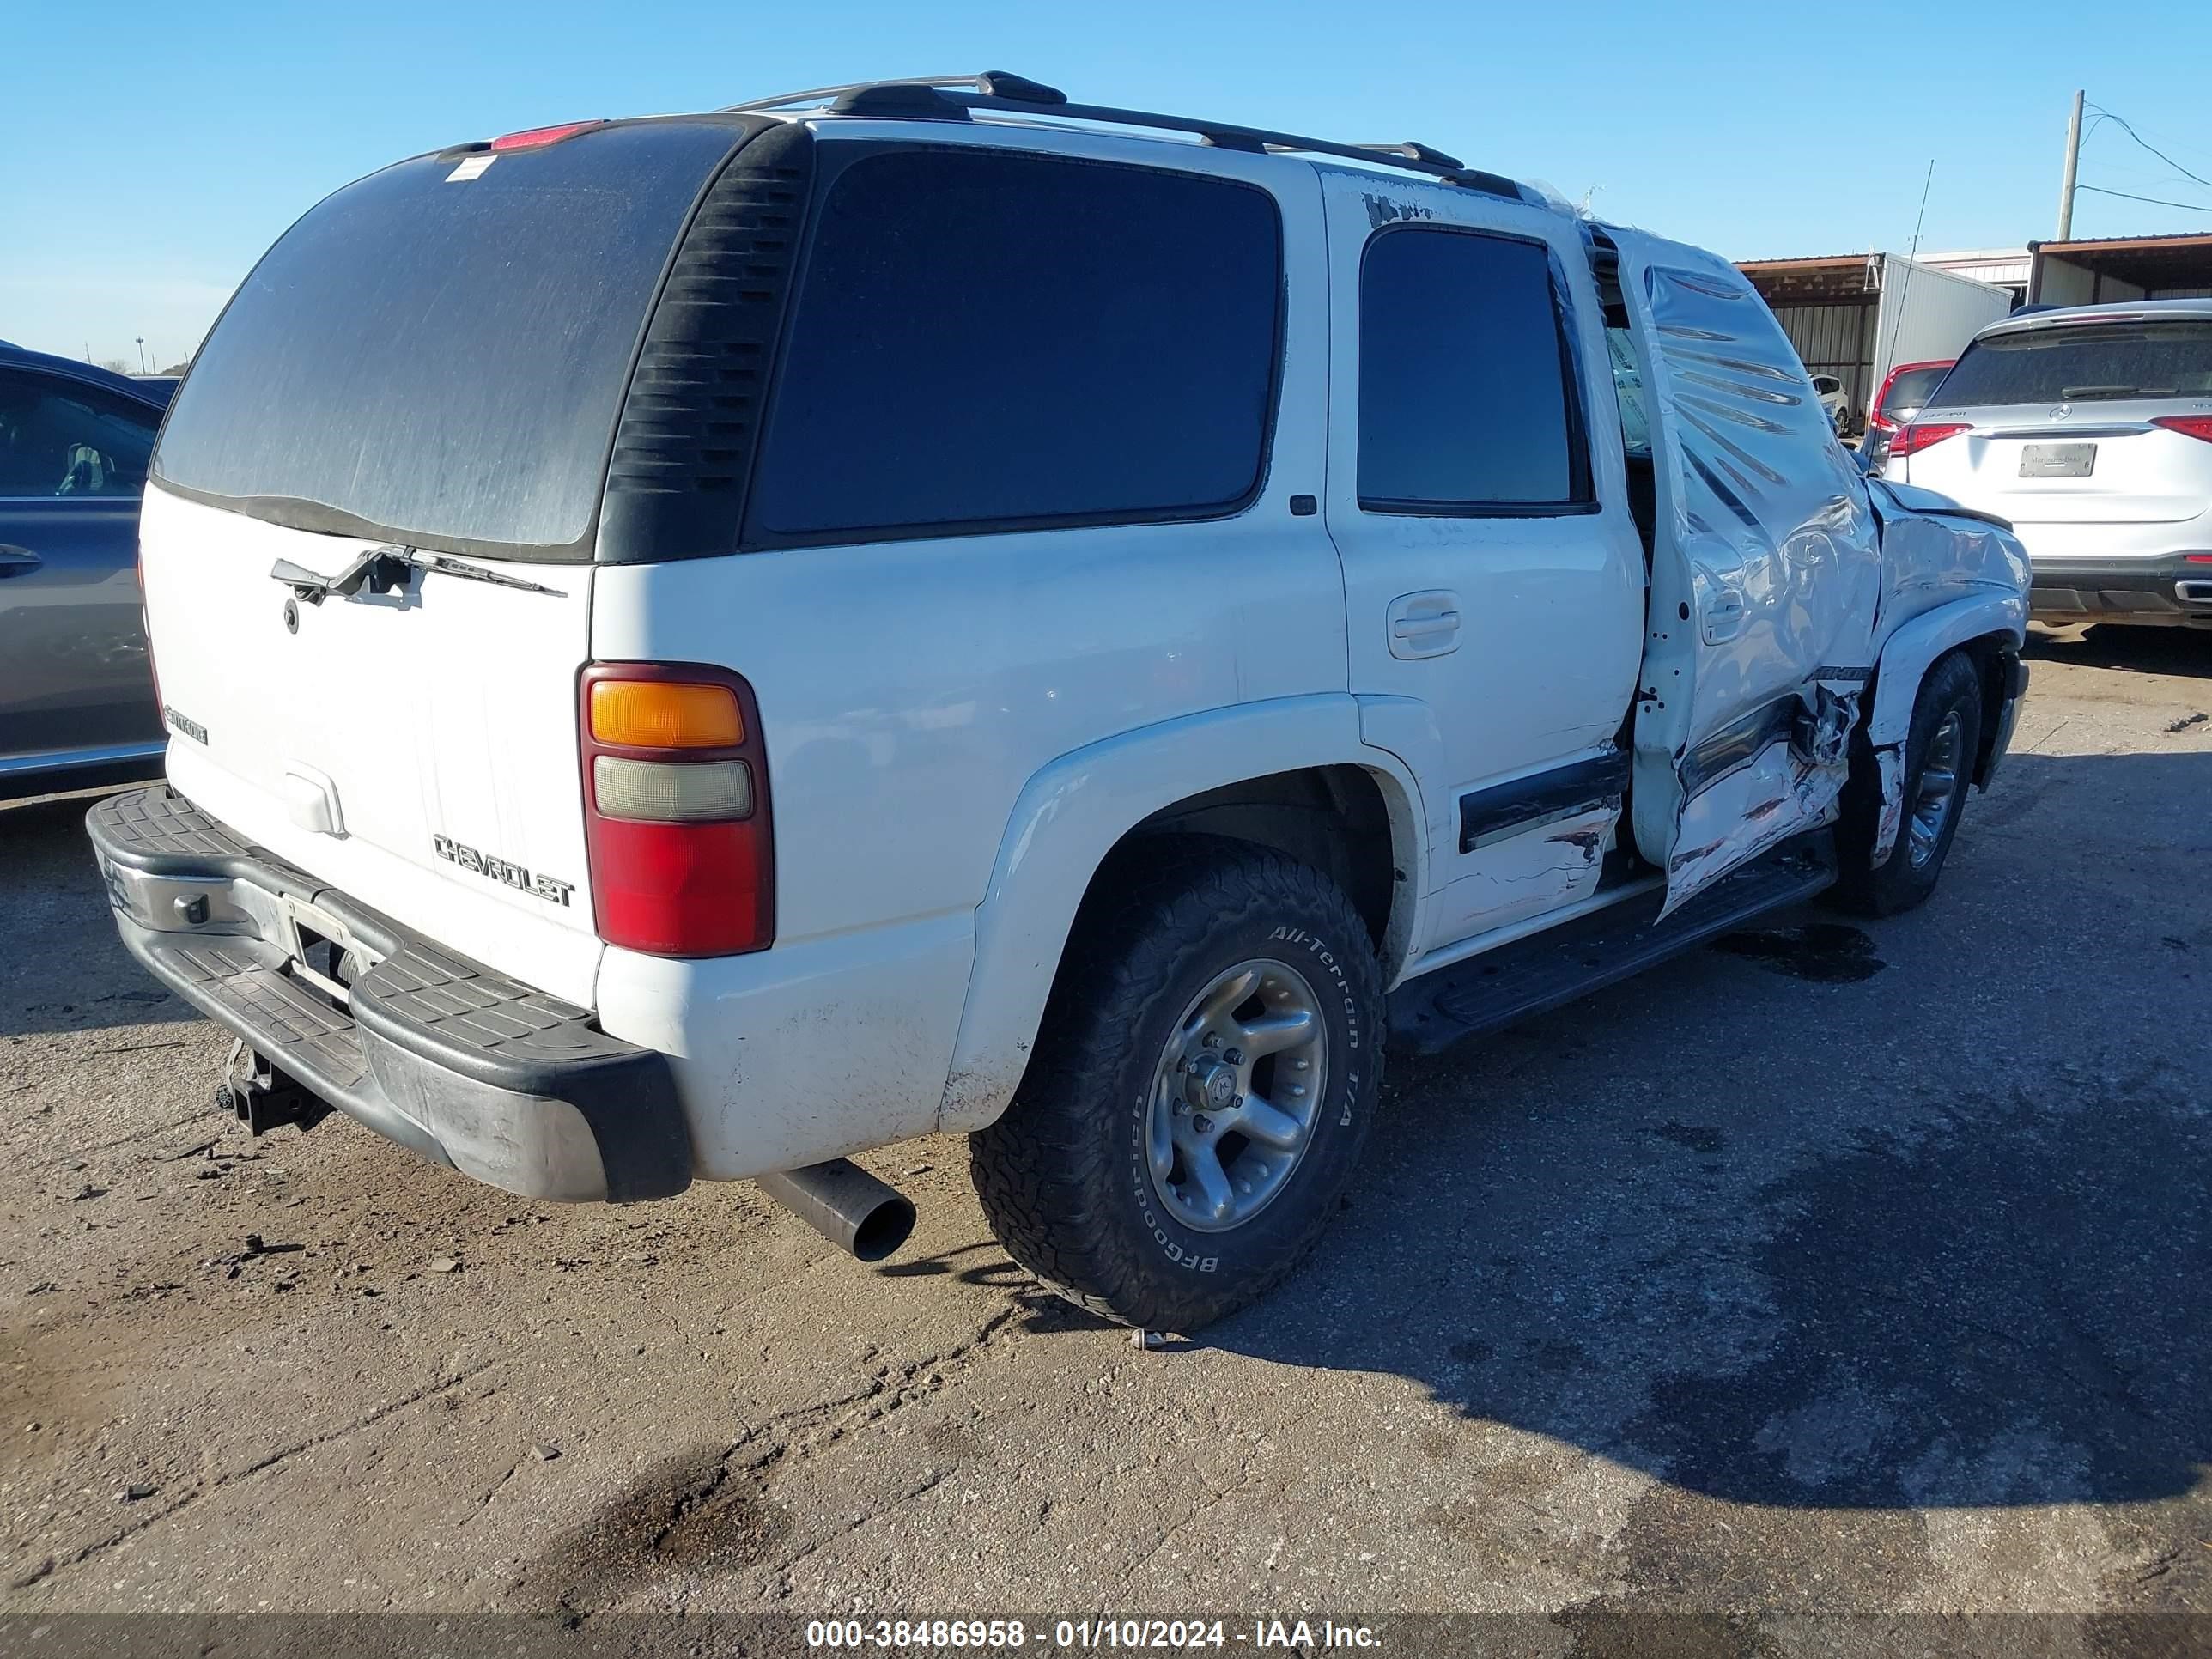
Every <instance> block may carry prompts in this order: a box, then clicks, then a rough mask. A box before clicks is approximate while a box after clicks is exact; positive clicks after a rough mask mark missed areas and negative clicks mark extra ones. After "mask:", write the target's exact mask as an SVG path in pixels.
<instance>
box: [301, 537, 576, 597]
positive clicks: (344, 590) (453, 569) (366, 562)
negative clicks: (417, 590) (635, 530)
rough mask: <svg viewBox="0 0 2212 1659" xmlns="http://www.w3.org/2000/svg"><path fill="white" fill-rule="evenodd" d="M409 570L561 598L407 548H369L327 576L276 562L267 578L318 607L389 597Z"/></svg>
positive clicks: (559, 594)
mask: <svg viewBox="0 0 2212 1659" xmlns="http://www.w3.org/2000/svg"><path fill="white" fill-rule="evenodd" d="M410 570H435V571H437V572H439V573H440V574H443V575H447V576H459V577H462V578H464V579H465V580H469V581H472V582H489V583H491V584H492V585H493V586H497V587H519V588H520V589H522V590H523V592H526V593H550V594H551V595H553V597H554V598H555V599H560V598H562V592H561V590H560V589H559V588H557V587H548V586H545V585H544V583H542V582H533V581H526V580H523V578H521V577H520V576H510V575H508V574H506V572H504V571H500V570H487V569H485V568H483V566H482V565H479V564H465V563H463V562H461V561H460V560H459V559H451V558H447V556H445V555H444V554H442V553H418V552H416V550H414V549H413V548H411V547H397V546H389V547H372V548H370V549H369V550H368V551H367V552H365V553H362V555H360V556H358V557H356V559H355V560H354V562H352V563H351V564H349V565H348V566H346V568H344V569H343V570H340V571H337V572H336V573H334V574H331V575H328V576H325V575H321V574H318V573H317V572H315V571H313V570H310V569H308V568H307V566H305V565H303V564H295V563H294V562H292V561H291V560H289V559H279V560H277V561H276V563H275V564H274V565H272V566H270V570H269V574H270V576H271V577H272V578H274V579H275V580H277V581H280V582H282V583H283V584H284V586H287V587H289V588H290V589H291V590H292V597H293V598H294V599H304V600H305V601H306V602H307V604H309V605H320V604H321V603H322V602H323V601H324V600H325V599H328V598H330V596H331V594H333V593H335V594H337V596H338V597H339V598H340V599H349V598H351V597H352V596H353V595H354V594H356V593H357V592H360V591H361V590H362V588H364V587H366V588H368V591H369V592H372V593H389V592H392V590H393V589H394V588H396V587H398V586H401V585H402V584H404V582H405V581H406V580H407V573H408V572H409V571H410Z"/></svg>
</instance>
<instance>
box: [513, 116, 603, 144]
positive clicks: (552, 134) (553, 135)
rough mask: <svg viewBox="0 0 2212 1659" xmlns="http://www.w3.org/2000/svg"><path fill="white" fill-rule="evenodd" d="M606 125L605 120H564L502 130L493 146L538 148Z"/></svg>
mask: <svg viewBox="0 0 2212 1659" xmlns="http://www.w3.org/2000/svg"><path fill="white" fill-rule="evenodd" d="M605 125H606V123H605V121H564V122H562V124H561V125H559V126H556V127H526V128H525V129H524V130H523V131H520V132H502V133H501V134H500V136H499V137H496V138H495V139H493V140H492V141H491V147H492V148H493V149H537V148H538V146H539V145H541V144H557V143H560V142H561V141H562V139H563V138H573V137H575V136H576V135H577V134H578V133H580V132H589V131H591V130H592V128H593V127H603V126H605Z"/></svg>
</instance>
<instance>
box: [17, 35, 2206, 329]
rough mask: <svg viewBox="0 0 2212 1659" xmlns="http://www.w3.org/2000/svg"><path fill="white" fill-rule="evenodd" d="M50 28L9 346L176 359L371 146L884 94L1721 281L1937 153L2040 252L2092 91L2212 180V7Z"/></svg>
mask: <svg viewBox="0 0 2212 1659" xmlns="http://www.w3.org/2000/svg"><path fill="white" fill-rule="evenodd" d="M2108 19H2109V20H2111V21H2109V22H2108V21H2106V20H2108ZM86 29H90V30H92V31H93V33H94V35H95V36H96V37H97V39H96V40H90V39H88V38H87V37H86V36H85V33H84V31H85V30H86ZM0 61H4V62H7V63H9V64H11V65H13V66H15V74H13V75H12V76H10V77H9V89H8V95H7V105H8V138H7V141H6V143H4V145H0V227H4V228H5V246H6V248H7V251H8V257H7V258H6V259H5V261H4V262H0V337H4V338H9V339H13V340H15V341H18V342H19V343H22V344H25V345H30V346H36V347H40V348H42V349H48V350H58V351H64V352H69V353H71V354H75V355H82V353H83V352H84V351H85V349H86V348H87V346H88V345H89V347H90V349H91V353H92V355H93V356H94V357H96V358H113V357H120V358H124V359H125V360H127V361H130V362H134V363H135V362H136V360H137V350H138V348H137V346H136V345H135V344H134V343H133V339H134V337H135V336H137V335H140V334H143V335H144V336H145V337H146V352H147V356H149V359H151V360H154V361H155V362H159V363H167V362H174V361H175V360H176V359H178V358H179V357H181V356H184V355H185V353H186V352H188V351H189V350H190V349H191V347H192V346H193V344H194V343H196V342H197V339H198V337H199V336H200V335H201V333H202V332H203V331H204V330H205V328H206V327H207V325H208V324H209V323H210V321H211V320H212V319H213V318H214V315H215V313H216V310H217V309H218V307H220V306H221V305H222V301H223V300H224V298H225V296H226V295H228V293H229V291H230V289H232V288H233V287H234V285H235V284H236V283H238V281H239V280H240V278H241V277H242V276H244V275H245V273H246V270H247V269H248V268H249V267H250V266H251V264H252V261H253V260H254V258H256V257H257V256H258V254H259V253H260V252H261V251H262V249H263V248H264V247H265V246H267V245H268V244H269V243H270V241H271V240H274V239H275V238H276V235H277V234H279V233H281V232H282V231H283V229H284V228H285V227H286V226H287V225H288V224H289V223H290V222H291V221H292V220H293V219H294V218H295V217H296V216H298V215H299V214H300V213H301V211H302V210H305V209H306V208H307V207H308V206H309V205H311V204H313V202H315V201H316V200H317V199H318V198H319V197H321V196H323V195H325V193H327V192H328V191H331V190H332V189H334V188H336V187H337V185H342V184H343V183H345V182H346V181H348V180H349V179H354V178H357V177H359V176H360V175H361V174H362V173H367V172H368V171H370V170H372V169H373V168H374V167H378V166H380V165H381V164H383V163H384V162H386V161H392V160H394V159H397V158H398V157H401V156H404V155H412V154H414V153H416V152H418V151H421V150H424V149H433V148H435V147H438V146H441V145H443V144H447V143H455V142H458V141H460V140H463V139H468V138H477V137H490V136H492V135H494V134H496V133H499V132H502V131H510V130H513V129H514V128H518V127H525V126H532V125H543V124H544V123H548V122H552V121H557V120H562V119H568V118H580V117H587V116H599V115H620V114H635V113H644V112H655V111H664V110H671V109H689V108H699V107H706V106H714V105H716V104H721V103H729V102H732V101H734V100H738V99H739V98H741V97H745V96H757V95H759V94H764V93H769V92H775V91H781V90H784V89H787V88H795V87H806V86H818V85H822V84H823V83H826V82H838V81H848V80H857V79H865V78H866V77H867V76H874V75H902V74H913V73H957V72H965V71H973V70H979V69H985V68H1003V69H1011V70H1017V71H1019V72H1020V73H1023V74H1025V75H1029V76H1033V77H1035V78H1037V79H1040V80H1045V81H1048V82H1052V83H1054V85H1057V86H1060V87H1062V88H1066V90H1067V91H1069V92H1070V93H1071V94H1073V95H1074V96H1077V97H1079V98H1087V99H1091V100H1096V101H1099V102H1106V103H1122V104H1128V105H1133V106H1139V107H1151V108H1155V109H1166V110H1172V111H1176V112H1192V113H1200V112H1202V113H1206V114H1211V115H1218V116H1221V117H1223V118H1228V119H1232V120H1240V121H1244V122H1249V123H1252V124H1255V125H1273V126H1279V127H1285V128H1290V129H1292V130H1303V131H1310V132H1315V133H1318V134H1322V135H1326V136H1329V137H1347V138H1354V139H1362V140H1368V139H1379V138H1392V139H1395V138H1401V137H1414V138H1419V139H1421V140H1423V141H1424V142H1425V143H1431V144H1434V145H1436V146H1437V147H1439V148H1441V149H1447V150H1449V151H1451V152H1452V153H1454V154H1455V155H1459V156H1461V157H1462V159H1464V160H1466V161H1469V162H1472V163H1474V164H1477V165H1480V166H1482V167H1488V168H1491V169H1492V170H1493V171H1498V172H1503V173H1511V174H1513V175H1514V176H1516V177H1518V178H1522V179H1541V180H1543V181H1545V182H1547V183H1548V184H1550V185H1553V187H1554V188H1556V189H1557V190H1558V191H1559V192H1560V193H1561V194H1563V195H1565V196H1566V197H1569V198H1570V199H1579V198H1581V197H1583V194H1584V193H1585V192H1586V191H1588V192H1593V194H1592V197H1591V202H1592V208H1593V210H1594V211H1595V212H1596V213H1597V214H1599V215H1600V216H1603V217H1607V218H1612V219H1617V220H1625V221H1627V222H1632V223H1637V224H1641V225H1644V226H1647V227H1649V228H1652V229H1655V230H1657V231H1661V232H1662V233H1664V234H1668V235H1672V236H1677V237H1680V238H1682V239H1684V240H1689V241H1694V242H1699V243H1702V244H1703V245H1705V246H1709V247H1711V248H1713V249H1714V250H1715V251H1717V252H1722V253H1725V254H1727V255H1729V256H1730V257H1731V258H1753V257H1757V256H1761V255H1778V254H1792V253H1834V252H1852V251H1857V250H1861V249H1865V248H1869V247H1873V246H1884V247H1891V248H1899V247H1902V246H1904V245H1905V242H1906V241H1907V240H1909V238H1910V237H1911V234H1912V226H1913V218H1914V215H1915V212H1916V210H1917V207H1918V205H1919V200H1920V189H1921V182H1922V177H1923V173H1924V171H1925V169H1926V167H1927V165H1928V163H1929V161H1930V160H1931V159H1932V160H1933V161H1935V163H1936V172H1935V179H1934V185H1933V189H1932V191H1931V193H1930V195H1929V204H1928V219H1927V228H1926V231H1925V233H1924V236H1923V246H1926V247H1928V248H1930V249H1942V248H1965V247H1982V246H2006V245H2011V246H2018V245H2020V244H2021V243H2023V242H2025V241H2027V240H2028V239H2030V238H2031V237H2048V236H2050V235H2051V234H2053V228H2054V220H2055V216H2056V210H2057V183H2058V172H2059V161H2060V152H2061V149H2062V148H2063V141H2064V135H2065V120H2066V106H2067V100H2068V99H2069V97H2070V96H2071V94H2072V92H2073V89H2074V88H2075V87H2077V86H2079V87H2085V88H2087V90H2088V94H2089V98H2090V100H2091V101H2092V102H2093V103H2095V104H2098V105H2101V106H2104V107H2106V108H2107V109H2109V110H2112V111H2113V112H2116V113H2118V114H2119V115H2123V116H2125V117H2126V118H2128V119H2129V120H2130V122H2132V123H2133V124H2134V125H2135V126H2136V130H2137V131H2139V132H2140V133H2141V134H2142V136H2143V137H2145V138H2147V139H2148V140H2149V141H2150V142H2151V143H2154V144H2157V145H2158V146H2159V147H2160V148H2161V149H2166V151H2167V152H2168V153H2169V154H2170V155H2172V157H2173V159H2174V160H2175V161H2178V162H2179V163H2180V164H2181V165H2182V167H2185V168H2186V169H2187V170H2189V171H2191V172H2194V173H2199V174H2202V175H2203V176H2204V177H2205V178H2207V179H2212V127H2208V126H2207V125H2206V124H2205V123H2204V121H2203V113H2202V112H2203V108H2204V102H2203V98H2204V91H2203V88H2204V74H2205V70H2206V67H2207V65H2208V64H2212V5H2208V4H2206V3H2204V0H2138V3H2134V4H2130V5H2128V6H2126V7H2124V8H2113V9H2109V10H2107V9H2104V8H2101V7H2098V6H2094V5H2084V4H2082V3H2081V0H2071V3H2067V4H2064V5H2060V4H2057V3H2045V0H2013V3H2007V4H1985V3H1978V0H1958V3H1946V0H1918V3H1915V4H1911V5H1894V4H1869V3H1856V4H1844V5H1809V4H1793V3H1790V0H1769V3H1766V4H1763V5H1757V6H1752V5H1739V4H1731V3H1721V0H1672V3H1667V0H1661V3H1650V0H1644V3H1632V4H1619V5H1614V4H1604V3H1585V4H1564V3H1553V4H1549V5H1546V4H1531V3H1527V0H1521V3H1516V4H1512V5H1510V6H1498V7H1492V6H1486V5H1483V4H1480V3H1461V4H1455V5H1451V6H1443V7H1435V8H1424V7H1420V6H1405V5H1399V6H1391V7H1382V6H1362V5H1356V4H1355V5H1348V6H1347V5H1344V4H1340V3H1338V4H1328V5H1321V4H1315V3H1310V0H1274V3H1245V0H1239V3H1235V4H1223V3H1212V4H1209V3H1206V0H1181V3H1169V4H1155V3H1149V0H1146V3H1133V0H1107V3H1103V4H1102V3H1092V4H1087V5H1078V4H1065V3H1060V4H1055V3H1045V0H1036V3H1030V4H1028V5H1019V6H1016V5H957V4H952V3H949V0H936V3H921V4H917V3H908V4H903V5H897V4H886V3H877V0H847V3H836V0H817V3H811V4H807V3H801V4H777V5H762V4H758V3H747V0H717V3H714V4H690V3H685V0H635V3H630V4H626V5H620V6H599V5H584V4H578V3H568V0H532V3H528V4H514V3H507V0H471V3H468V4H466V5H460V4H454V3H451V0H447V3H442V4H439V5H435V6H431V5H417V4H411V3H374V4H370V5H366V6H344V7H341V6H336V5H332V6H328V7H324V6H313V7H310V6H297V7H293V6H286V7H278V6H276V5H274V4H270V5H264V6H246V5H235V4H226V3H221V0H195V3H192V4H188V5H178V4H174V3H160V4H155V3H147V0H104V3H103V4H101V5H100V7H98V8H97V9H96V15H95V14H90V13H88V14H86V15H84V16H83V17H81V18H79V19H78V20H77V21H76V22H74V23H70V24H66V25H64V26H63V27H60V28H59V29H58V30H57V29H56V28H55V27H52V19H51V18H50V17H48V16H46V15H45V14H42V13H40V12H39V11H38V9H36V8H33V7H28V6H9V7H8V8H7V9H6V15H5V17H4V19H0ZM33 64H35V65H36V66H37V72H36V74H35V75H27V74H26V73H25V72H24V71H25V70H26V68H27V66H29V65H33ZM2081 178H2082V180H2083V182H2084V183H2085V184H2095V185H2103V186H2105V187H2106V188H2109V189H2112V190H2116V191H2129V192H2131V193H2133V194H2136V195H2139V196H2149V197H2166V198H2170V199H2171V200H2173V201H2176V202H2182V203H2202V204H2205V205H2204V206H2203V208H2202V209H2201V210H2191V209H2188V208H2172V207H2157V206H2152V205H2149V204H2145V203H2139V202H2130V201H2124V200H2120V199H2118V198H2117V197H2108V196H2098V195H2090V194H2085V195H2083V196H2082V197H2081V199H2080V202H2079V204H2078V205H2077V207H2076V210H2075V234H2077V235H2079V234H2116V235H2118V234H2137V233H2150V232H2159V231H2172V230H2188V229H2199V228H2212V187H2208V186H2206V185H2201V184H2197V183H2193V182H2191V181H2190V180H2189V179H2186V178H2185V177H2183V176H2182V175H2181V174H2180V173H2177V172H2175V171H2174V170H2173V169H2172V167H2168V166H2167V165H2166V164H2165V163H2163V162H2161V161H2158V160H2157V159H2156V158H2155V157H2154V156H2152V155H2148V153H2146V152H2145V151H2144V150H2142V149H2140V148H2138V147H2137V146H2136V144H2135V143H2132V142H2130V140H2129V139H2128V137H2126V136H2125V135H2124V133H2123V132H2121V131H2120V130H2119V129H2118V126H2117V125H2114V124H2112V123H2111V122H2106V123H2104V124H2102V125H2098V126H2097V128H2096V130H2095V131H2093V133H2092V134H2091V136H2090V137H2089V139H2088V141H2087V144H2086V145H2085V147H2084V150H2083V161H2082V167H2081Z"/></svg>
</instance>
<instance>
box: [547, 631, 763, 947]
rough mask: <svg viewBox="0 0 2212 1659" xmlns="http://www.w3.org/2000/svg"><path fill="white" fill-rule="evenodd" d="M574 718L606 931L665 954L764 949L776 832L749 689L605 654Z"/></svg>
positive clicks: (613, 941) (595, 895) (595, 904)
mask: <svg viewBox="0 0 2212 1659" xmlns="http://www.w3.org/2000/svg"><path fill="white" fill-rule="evenodd" d="M577 721H578V731H579V732H580V738H581V747H582V764H583V771H584V776H583V784H584V833H585V843H586V848H587V849H588V853H589V858H590V864H591V875H592V915H593V917H594V919H595V922H596V925H597V927H598V929H599V937H600V938H601V939H605V940H606V942H607V943H608V944H610V945H621V946H623V948H624V949H626V950H631V951H643V952H645V953H646V954H647V955H649V956H657V957H723V956H733V955H736V954H737V953H738V952H739V951H760V950H765V949H766V948H767V947H768V946H769V945H770V944H771V943H773V942H774V940H775V860H774V858H773V856H772V854H773V851H774V848H775V836H774V835H773V833H772V831H771V829H770V827H769V801H768V759H767V754H766V752H765V750H763V747H762V744H761V731H760V711H759V709H758V708H757V706H756V705H755V703H754V702H753V693H752V688H751V687H750V686H749V685H747V684H745V683H744V680H743V679H741V678H738V676H737V675H735V674H732V673H731V672H730V671H728V670H727V669H725V668H714V667H710V666H708V665H703V664H696V663H596V664H594V665H592V666H591V667H589V668H587V669H586V670H585V671H584V675H583V682H582V687H581V694H580V699H579V702H578V707H577ZM641 738H653V739H656V740H655V741H641V740H640V739H641ZM732 739H733V740H732Z"/></svg>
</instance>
